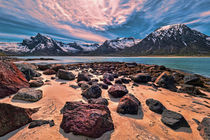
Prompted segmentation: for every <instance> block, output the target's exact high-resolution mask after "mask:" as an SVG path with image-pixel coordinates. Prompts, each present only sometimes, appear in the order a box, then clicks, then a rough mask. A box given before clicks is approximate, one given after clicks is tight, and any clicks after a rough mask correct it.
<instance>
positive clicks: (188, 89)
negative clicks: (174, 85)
mask: <svg viewBox="0 0 210 140" xmlns="http://www.w3.org/2000/svg"><path fill="white" fill-rule="evenodd" d="M177 92H183V93H188V94H189V95H192V96H206V94H204V93H202V92H201V91H200V90H199V89H198V88H196V87H195V86H193V85H186V84H184V85H181V87H180V88H179V89H178V90H177Z"/></svg>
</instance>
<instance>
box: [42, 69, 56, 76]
mask: <svg viewBox="0 0 210 140" xmlns="http://www.w3.org/2000/svg"><path fill="white" fill-rule="evenodd" d="M43 74H45V75H54V74H56V71H54V70H52V69H46V70H45V71H44V72H43Z"/></svg>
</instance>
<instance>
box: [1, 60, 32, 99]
mask: <svg viewBox="0 0 210 140" xmlns="http://www.w3.org/2000/svg"><path fill="white" fill-rule="evenodd" d="M25 87H29V83H28V81H27V80H26V78H25V77H24V75H23V73H22V72H21V71H20V70H19V69H18V68H17V67H16V65H15V64H13V63H11V62H7V61H0V98H4V97H6V96H9V95H11V94H14V93H16V92H17V91H18V90H19V89H21V88H25Z"/></svg>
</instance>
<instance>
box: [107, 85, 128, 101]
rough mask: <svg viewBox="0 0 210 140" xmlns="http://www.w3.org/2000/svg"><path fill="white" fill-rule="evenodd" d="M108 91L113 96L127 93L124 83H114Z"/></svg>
mask: <svg viewBox="0 0 210 140" xmlns="http://www.w3.org/2000/svg"><path fill="white" fill-rule="evenodd" d="M108 93H109V94H110V95H112V96H113V97H114V98H120V97H122V96H124V95H125V94H127V93H128V90H127V88H126V86H125V85H120V84H115V85H113V86H112V87H111V88H109V90H108Z"/></svg>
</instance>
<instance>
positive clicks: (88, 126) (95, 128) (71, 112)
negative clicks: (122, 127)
mask: <svg viewBox="0 0 210 140" xmlns="http://www.w3.org/2000/svg"><path fill="white" fill-rule="evenodd" d="M62 112H63V120H62V122H61V125H60V127H61V128H62V129H63V130H64V132H65V133H70V132H72V133H73V134H74V135H83V136H87V137H92V138H98V137H100V136H102V135H103V134H104V133H105V132H107V131H111V130H114V124H113V121H112V118H111V115H110V111H109V109H108V107H107V106H104V105H99V104H85V103H82V102H67V103H66V104H65V106H64V108H63V109H62Z"/></svg>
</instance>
